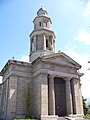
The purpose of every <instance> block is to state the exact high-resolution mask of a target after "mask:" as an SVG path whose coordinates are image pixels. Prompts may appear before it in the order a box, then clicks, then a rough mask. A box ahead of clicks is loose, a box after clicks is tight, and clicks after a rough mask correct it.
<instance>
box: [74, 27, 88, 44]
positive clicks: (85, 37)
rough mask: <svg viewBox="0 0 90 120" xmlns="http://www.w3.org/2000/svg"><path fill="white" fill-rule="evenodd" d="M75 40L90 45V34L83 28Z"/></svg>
mask: <svg viewBox="0 0 90 120" xmlns="http://www.w3.org/2000/svg"><path fill="white" fill-rule="evenodd" d="M74 39H75V40H78V41H79V42H81V43H83V44H85V45H90V32H87V31H86V30H85V29H83V28H82V29H80V30H79V31H78V34H77V36H76V37H75V38H74Z"/></svg>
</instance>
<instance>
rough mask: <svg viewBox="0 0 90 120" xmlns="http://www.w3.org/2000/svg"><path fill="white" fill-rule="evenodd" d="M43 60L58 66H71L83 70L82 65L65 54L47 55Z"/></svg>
mask: <svg viewBox="0 0 90 120" xmlns="http://www.w3.org/2000/svg"><path fill="white" fill-rule="evenodd" d="M43 60H45V61H47V62H52V63H56V64H64V65H68V66H69V65H70V66H73V67H78V68H81V65H80V64H78V63H77V62H76V61H75V60H73V59H72V58H70V57H69V56H67V55H66V54H65V53H63V52H60V53H55V54H51V55H46V56H44V57H43Z"/></svg>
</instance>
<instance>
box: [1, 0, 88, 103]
mask: <svg viewBox="0 0 90 120" xmlns="http://www.w3.org/2000/svg"><path fill="white" fill-rule="evenodd" d="M41 5H43V6H44V7H45V8H46V10H47V11H48V15H49V17H50V18H51V19H52V30H53V31H54V32H55V35H56V52H58V51H59V50H60V51H62V52H64V53H66V54H67V55H69V56H70V57H71V58H73V59H74V60H75V61H77V62H78V63H79V64H80V65H82V68H81V70H80V72H82V73H84V76H83V77H81V83H82V95H83V96H84V97H85V98H87V100H88V101H90V94H89V91H90V70H88V69H89V67H90V63H88V61H90V0H58V1H56V0H32V1H31V0H0V42H1V43H0V70H1V69H2V68H3V67H4V65H5V64H6V62H7V61H8V59H12V57H14V58H15V59H17V60H22V61H28V60H29V58H28V55H29V51H30V38H29V34H30V33H31V32H32V30H33V22H32V21H33V19H34V18H35V17H36V12H37V11H38V9H39V8H40V7H41ZM0 81H1V77H0Z"/></svg>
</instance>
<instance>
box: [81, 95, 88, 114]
mask: <svg viewBox="0 0 90 120" xmlns="http://www.w3.org/2000/svg"><path fill="white" fill-rule="evenodd" d="M82 98H83V110H84V115H86V114H87V113H88V107H87V105H86V100H87V99H84V97H82Z"/></svg>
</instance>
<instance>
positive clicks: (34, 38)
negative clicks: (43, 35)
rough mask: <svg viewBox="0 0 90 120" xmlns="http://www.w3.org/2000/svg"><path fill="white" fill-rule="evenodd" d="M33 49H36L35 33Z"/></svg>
mask: <svg viewBox="0 0 90 120" xmlns="http://www.w3.org/2000/svg"><path fill="white" fill-rule="evenodd" d="M34 51H36V35H35V36H34Z"/></svg>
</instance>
